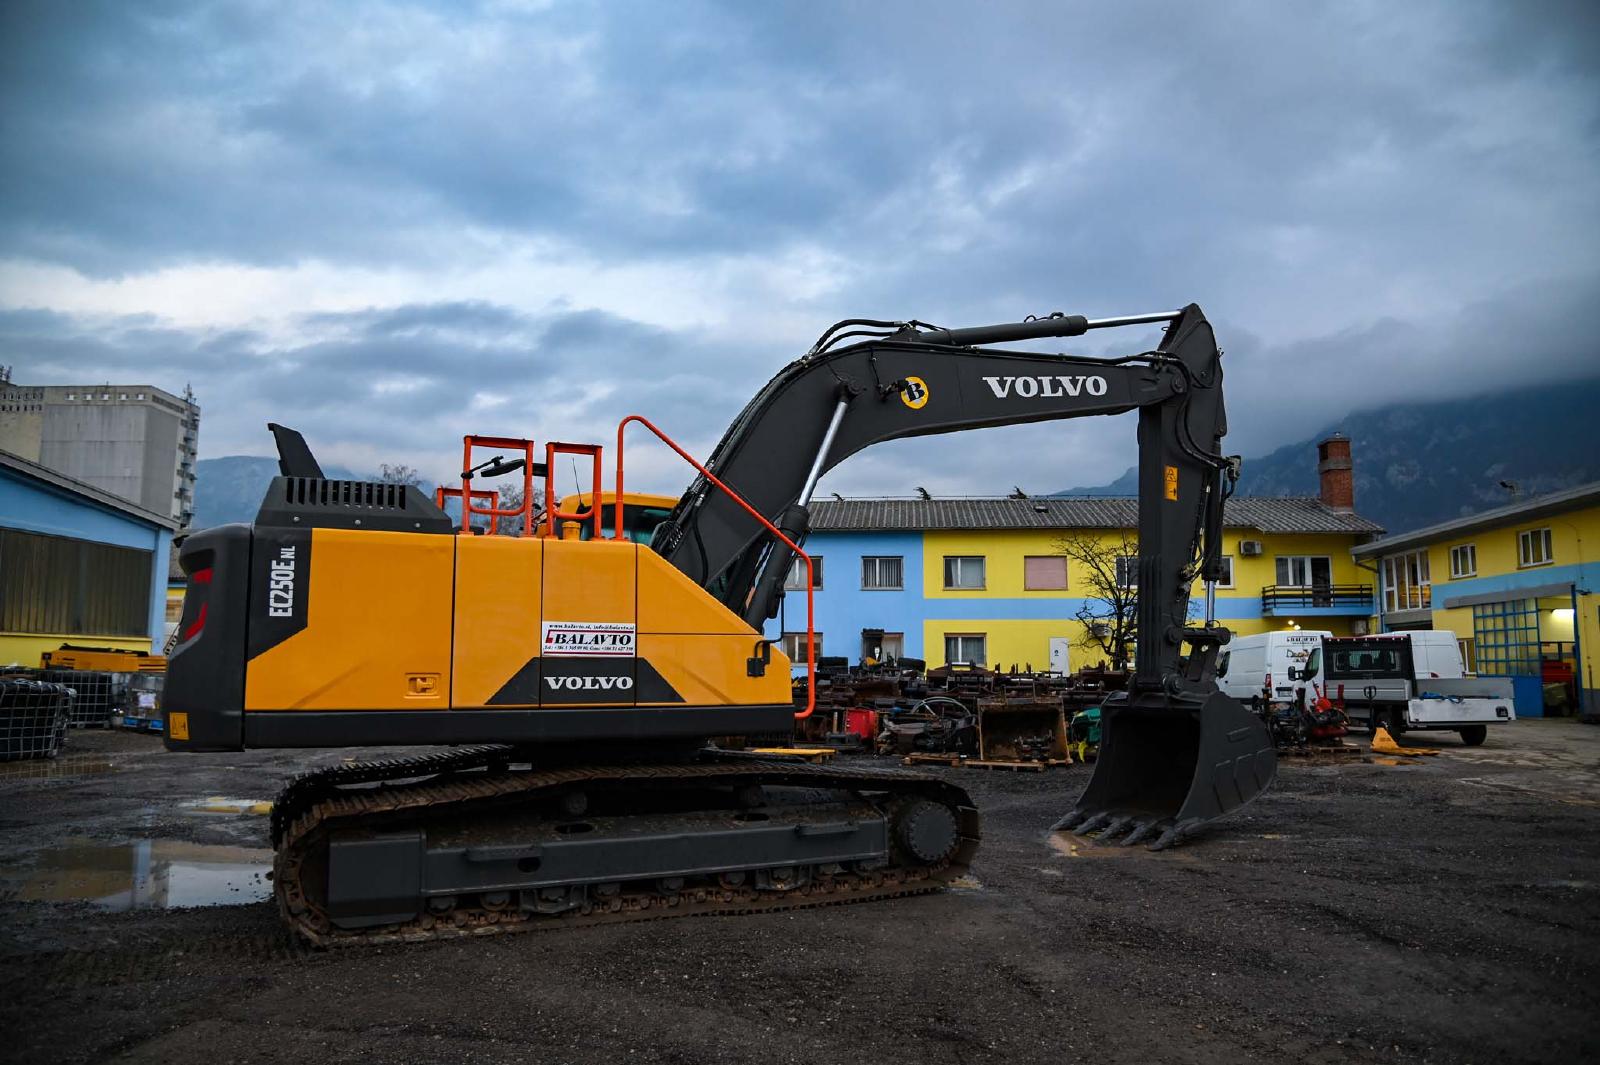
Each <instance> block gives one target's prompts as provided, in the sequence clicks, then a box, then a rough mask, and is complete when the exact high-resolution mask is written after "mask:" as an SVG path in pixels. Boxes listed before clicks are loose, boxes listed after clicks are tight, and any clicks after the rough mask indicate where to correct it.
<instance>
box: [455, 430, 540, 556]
mask: <svg viewBox="0 0 1600 1065" xmlns="http://www.w3.org/2000/svg"><path fill="white" fill-rule="evenodd" d="M479 447H501V448H516V449H518V450H520V451H521V452H522V506H520V507H499V506H495V505H494V504H492V503H491V504H490V505H489V506H486V507H476V506H473V505H472V501H473V499H474V498H478V497H480V496H481V494H482V493H483V492H484V491H489V490H488V489H474V488H473V487H472V479H471V477H470V476H469V475H468V474H467V473H466V471H467V470H470V469H472V450H473V448H479ZM533 467H534V462H533V441H532V440H523V439H522V438H520V437H511V436H464V437H462V438H461V469H462V474H461V487H460V489H459V490H458V491H459V492H460V493H461V531H462V532H464V533H470V532H471V531H472V518H473V517H474V515H476V516H478V517H486V518H488V519H489V528H488V529H487V532H489V533H490V534H491V535H493V533H494V532H495V526H496V525H497V524H498V523H499V520H500V519H501V518H521V519H522V535H523V536H532V535H533ZM546 480H548V478H546ZM493 497H494V499H495V500H496V501H498V500H499V498H500V493H499V492H494V493H493Z"/></svg>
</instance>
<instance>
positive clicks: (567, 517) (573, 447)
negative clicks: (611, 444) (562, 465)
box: [544, 440, 620, 540]
mask: <svg viewBox="0 0 1600 1065" xmlns="http://www.w3.org/2000/svg"><path fill="white" fill-rule="evenodd" d="M600 452H601V448H600V445H599V444H563V443H561V442H560V441H554V440H553V441H550V442H549V443H546V444H545V446H544V465H545V479H544V514H545V519H544V528H545V533H544V534H545V535H546V536H560V535H561V523H562V522H564V521H578V522H582V521H590V520H591V519H592V520H593V522H594V533H593V535H594V538H595V539H596V540H598V539H600V535H601V532H602V530H603V529H604V527H605V522H604V521H603V520H602V518H601V513H600V512H601V509H602V508H601V506H600ZM557 455H586V456H588V457H590V458H592V459H594V474H593V475H592V476H591V477H590V478H589V484H590V485H591V486H592V488H591V490H592V491H593V492H594V506H593V507H591V508H590V509H589V511H588V512H587V513H585V512H582V511H578V512H574V513H571V514H569V513H567V512H566V511H564V510H558V509H556V478H555V470H556V456H557ZM579 491H580V495H579V496H578V499H579V500H580V501H581V500H582V499H583V496H582V494H581V492H582V489H581V486H580V489H579ZM619 498H620V497H619Z"/></svg>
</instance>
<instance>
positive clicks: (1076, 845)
mask: <svg viewBox="0 0 1600 1065" xmlns="http://www.w3.org/2000/svg"><path fill="white" fill-rule="evenodd" d="M1046 838H1047V839H1048V840H1049V842H1050V849H1051V850H1053V851H1055V852H1056V853H1057V854H1064V855H1066V856H1067V857H1068V858H1126V857H1127V856H1128V855H1130V854H1133V853H1134V852H1135V851H1141V852H1143V851H1144V848H1143V847H1138V846H1134V847H1123V846H1119V845H1116V844H1110V843H1093V842H1091V841H1089V840H1086V839H1082V838H1080V837H1078V836H1066V835H1062V834H1061V833H1059V832H1052V833H1050V835H1049V836H1048V837H1046ZM1145 853H1148V852H1145Z"/></svg>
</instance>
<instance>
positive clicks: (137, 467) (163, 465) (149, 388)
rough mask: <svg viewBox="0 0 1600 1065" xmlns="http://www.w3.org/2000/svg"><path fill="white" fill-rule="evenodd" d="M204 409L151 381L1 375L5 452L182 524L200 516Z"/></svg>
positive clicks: (0, 442) (0, 437) (188, 395)
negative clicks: (62, 381) (38, 381)
mask: <svg viewBox="0 0 1600 1065" xmlns="http://www.w3.org/2000/svg"><path fill="white" fill-rule="evenodd" d="M199 437H200V407H199V405H198V404H197V403H195V402H194V394H193V393H192V392H190V391H189V390H188V389H184V394H183V395H182V396H176V395H173V394H172V393H171V392H167V391H164V390H162V389H159V388H156V387H154V386H153V385H113V384H101V385H25V384H17V383H14V382H12V381H10V380H8V379H6V375H4V374H0V451H9V452H11V453H12V454H14V455H19V456H21V457H22V458H24V459H27V460H28V461H30V462H36V463H38V464H39V465H41V466H44V467H46V468H48V469H51V470H55V471H56V472H57V473H61V474H64V475H65V476H67V477H71V478H73V479H74V480H77V481H82V482H83V483H85V484H89V485H93V486H94V487H96V488H98V489H100V490H101V491H103V492H108V493H110V494H112V495H114V496H118V497H120V498H122V499H126V500H128V501H129V502H130V503H134V504H137V505H138V506H140V507H142V508H144V509H145V510H148V511H152V512H154V513H156V514H161V515H165V516H170V517H171V518H172V519H173V520H174V521H176V522H177V523H178V525H179V526H180V527H185V526H187V525H188V524H189V521H190V519H191V518H192V517H193V516H194V463H195V450H196V447H197V445H198V441H199Z"/></svg>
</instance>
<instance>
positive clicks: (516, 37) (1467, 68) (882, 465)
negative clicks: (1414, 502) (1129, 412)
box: [0, 0, 1600, 492]
mask: <svg viewBox="0 0 1600 1065" xmlns="http://www.w3.org/2000/svg"><path fill="white" fill-rule="evenodd" d="M1596 10H1597V9H1596V7H1595V5H1593V4H1592V3H1583V2H1571V3H1528V4H1518V5H1499V4H1492V3H1487V2H1476V3H1473V2H1463V0H1441V2H1437V3H1432V4H1407V5H1393V4H1355V5H1326V6H1309V5H1287V4H1281V5H1236V6H1232V5H1230V6H1225V7H1216V6H1212V5H1187V6H1183V5H1178V6H1174V5H1169V4H1160V5H1156V4H1138V3H1133V4H1116V5H1107V4H1101V3H1092V4H1082V5H1077V6H1066V7H1058V8H1050V7H1048V6H1041V5H1038V4H1030V3H1020V2H1018V3H994V4H985V5H982V7H981V8H973V7H971V6H970V5H958V4H945V5H941V4H911V3H904V4H895V3H885V4H872V5H858V4H848V5H846V4H838V5H829V4H807V5H749V4H742V3H728V4H715V3H700V4H693V3H691V4H684V5H662V4H656V3H645V2H640V3H634V4H581V3H577V4H559V5H555V6H553V7H552V8H550V9H549V10H546V11H535V12H529V13H526V14H504V13H498V14H494V13H491V12H490V11H489V9H488V8H486V7H477V6H473V5H432V4H425V3H392V4H386V5H385V4H373V5H371V6H369V7H364V8H362V9H361V15H360V16H359V18H355V19H352V18H351V17H350V15H349V14H348V11H341V10H340V9H338V8H332V7H328V6H327V5H315V4H309V3H308V4H302V5H283V6H280V5H250V4H218V5H191V4H185V3H177V2H172V3H164V4H140V5H130V4H115V3H106V4H98V5H91V4H71V5H67V4H56V3H23V2H18V3H12V4H7V5H4V7H3V9H0V11H3V14H0V18H3V19H4V22H3V23H0V41H3V43H0V90H3V91H0V124H3V125H0V128H3V130H4V131H5V134H6V136H5V137H4V138H0V192H3V195H0V253H3V254H4V255H7V256H11V257H18V258H33V259H39V260H43V261H46V262H50V263H60V264H65V265H69V266H72V267H74V268H76V269H79V270H83V271H86V272H89V273H91V274H102V275H104V274H118V273H124V272H138V271H142V270H147V269H150V268H153V267H156V266H162V265H171V264H186V263H195V262H205V261H221V262H230V263H251V264H284V263H295V262H301V261H304V260H307V259H317V260H321V261H326V262H330V263H333V264H335V265H338V266H347V267H361V268H383V267H386V266H389V265H393V264H398V265H401V266H404V267H407V268H410V269H414V270H421V271H427V270H431V269H439V270H444V269H450V268H459V267H460V266H461V265H463V263H470V256H471V255H472V254H474V251H473V249H474V247H476V246H477V245H475V244H474V239H472V238H469V237H468V236H466V235H465V234H467V233H468V230H469V229H470V230H472V231H474V232H477V231H481V232H486V233H488V234H489V235H490V238H491V239H495V238H499V237H507V238H510V239H519V238H521V239H533V240H541V241H543V240H549V241H554V242H557V244H558V246H564V247H566V246H570V247H577V248H581V249H583V250H584V252H585V253H586V254H588V255H591V256H593V257H594V258H596V259H597V260H599V261H602V262H608V263H637V262H640V261H643V260H650V261H654V262H657V263H663V264H668V265H672V264H676V265H680V266H683V267H685V269H684V271H683V274H684V276H692V275H693V270H692V269H690V268H691V267H693V266H694V265H696V264H700V263H703V262H705V261H707V260H714V259H715V257H716V256H718V255H725V254H731V253H738V254H742V255H744V256H747V257H749V258H751V259H760V258H771V259H774V260H776V259H779V258H780V257H781V256H783V255H784V254H786V253H787V252H790V251H792V250H794V249H797V248H806V249H816V250H817V251H818V254H819V255H820V256H821V258H822V259H823V261H824V262H826V263H828V264H830V265H832V266H836V268H837V269H839V270H840V271H842V272H844V273H845V274H846V275H847V276H848V277H849V283H848V287H847V288H838V287H835V288H828V287H824V288H823V290H822V294H821V295H820V296H804V297H802V296H788V297H787V298H785V299H784V306H783V307H782V308H781V309H782V310H783V311H784V312H785V314H786V316H787V317H788V318H789V319H790V320H794V319H797V318H804V317H806V316H808V315H810V316H813V317H814V320H815V323H816V328H817V329H818V330H820V328H821V327H822V326H825V325H826V324H827V323H828V322H830V321H832V320H834V319H837V318H841V317H845V316H849V315H857V314H860V315H868V316H883V317H911V316H916V317H921V318H924V319H928V320H934V321H939V322H941V323H943V324H951V325H961V324H969V323H977V322H984V321H998V320H1009V319H1013V318H1016V317H1018V316H1020V315H1022V314H1025V313H1029V312H1040V311H1047V310H1052V309H1062V310H1067V311H1074V312H1086V313H1105V314H1109V313H1124V312H1131V311H1144V310H1151V309H1159V308H1161V307H1164V306H1175V305H1178V304H1182V303H1184V302H1188V301H1189V300H1197V301H1199V302H1201V303H1202V304H1203V305H1205V306H1206V307H1207V309H1208V311H1209V312H1210V313H1211V314H1212V315H1213V317H1214V319H1215V320H1216V322H1217V324H1218V330H1219V336H1220V338H1221V341H1222V343H1223V345H1224V347H1225V348H1227V349H1228V351H1229V356H1228V363H1227V365H1228V368H1229V375H1230V376H1229V384H1230V407H1231V410H1232V412H1233V419H1232V420H1233V426H1234V436H1233V438H1232V441H1231V444H1232V446H1233V447H1234V448H1235V449H1242V450H1246V451H1250V452H1257V451H1261V450H1266V449H1268V448H1270V447H1271V446H1273V445H1275V444H1278V443H1282V442H1284V441H1285V440H1288V439H1294V438H1297V437H1299V436H1301V435H1306V434H1309V433H1311V432H1314V431H1315V430H1316V428H1319V427H1320V424H1321V423H1325V422H1326V421H1327V420H1329V419H1335V418H1337V417H1338V416H1339V415H1340V414H1341V413H1342V412H1343V411H1345V410H1348V409H1350V408H1351V407H1352V406H1358V405H1373V404H1377V403H1382V402H1386V401H1392V400H1394V399H1395V398H1397V395H1396V393H1399V394H1401V395H1402V396H1406V395H1410V394H1416V393H1421V392H1432V393H1435V394H1451V393H1456V394H1459V393H1460V392H1462V391H1466V390H1474V389H1484V388H1489V387H1493V386H1495V385H1496V384H1497V383H1500V382H1505V381H1510V380H1515V381H1517V382H1519V383H1526V382H1529V381H1539V380H1562V379H1566V378H1569V377H1572V376H1575V374H1576V372H1577V370H1576V369H1575V367H1581V366H1583V365H1584V364H1585V363H1586V362H1587V363H1588V364H1590V365H1592V360H1593V358H1594V356H1593V350H1594V348H1593V343H1592V341H1591V340H1590V339H1589V336H1588V333H1589V330H1588V328H1587V321H1588V318H1589V315H1590V313H1591V311H1590V307H1591V306H1592V304H1593V303H1594V298H1595V296H1596V295H1597V294H1600V158H1597V155H1600V136H1597V134H1600V16H1597V14H1596ZM458 234H461V235H462V236H461V237H460V239H457V235H458ZM553 295H554V296H555V297H556V298H559V296H560V294H559V293H556V294H553ZM286 310H287V311H292V310H293V309H292V308H290V309H286ZM767 310H768V309H767V308H764V307H758V306H753V307H745V308H729V309H728V313H729V315H730V317H731V318H732V319H733V322H732V324H731V326H730V327H729V328H727V329H726V330H724V331H722V333H727V334H730V335H731V334H733V333H736V332H740V331H742V332H743V333H744V334H745V335H748V336H751V337H753V338H756V339H755V340H754V341H753V342H752V344H751V345H750V346H748V347H745V348H740V349H737V350H736V349H735V347H734V346H733V345H732V344H730V343H729V342H727V341H719V342H718V343H716V344H707V343H706V342H705V340H704V338H702V337H699V336H696V335H694V334H693V333H690V332H672V331H669V330H663V329H660V328H657V327H654V326H651V325H648V324H645V323H641V322H636V321H631V320H628V319H625V318H621V317H617V316H615V315H609V314H605V313H604V312H600V311H592V310H584V309H581V308H577V309H574V308H567V307H561V306H556V307H555V308H554V309H552V310H550V311H548V312H547V313H546V312H540V313H529V312H527V311H522V310H517V309H513V308H507V307H502V306H497V305H494V304H491V303H487V302H471V301H468V302H459V303H427V304H412V305H406V306H400V307H373V308H371V309H368V310H365V311H358V312H344V313H339V314H318V315H309V316H305V317H303V318H302V319H301V321H300V327H301V329H302V331H303V332H304V334H305V339H303V340H301V341H298V342H296V343H295V344H293V345H291V346H287V347H280V346H276V345H275V342H273V341H269V340H268V339H267V338H265V337H263V336H261V335H259V334H256V333H253V332H250V331H248V330H246V331H219V332H212V333H196V332H192V331H182V330H177V331H175V330H172V329H171V328H170V327H168V326H165V325H164V324H163V323H160V322H156V321H149V320H126V321H121V322H117V323H111V324H106V323H97V322H88V321H84V322H76V321H73V320H70V319H65V318H59V317H58V318H50V317H48V316H45V317H39V316H38V315H39V314H42V313H43V312H37V313H36V312H17V313H14V314H12V315H9V316H7V317H6V318H5V319H4V322H3V323H0V328H3V329H4V330H5V337H6V338H9V339H7V340H6V343H7V355H6V357H5V361H14V362H17V363H19V364H21V365H22V366H23V367H24V368H26V367H28V366H30V365H32V366H34V367H36V368H38V369H40V370H41V371H46V370H47V371H48V372H51V373H60V374H64V375H70V374H71V372H72V370H73V368H74V367H83V366H97V367H105V368H106V372H111V371H113V370H117V371H121V370H123V369H127V370H129V371H131V370H133V369H136V368H143V369H144V370H145V373H144V374H143V376H150V375H154V374H157V373H159V374H161V375H163V377H164V379H166V380H173V381H177V380H183V379H186V378H188V377H193V378H195V379H196V380H197V382H204V383H205V385H206V388H205V390H204V392H205V393H206V394H203V397H202V398H203V399H205V401H206V403H207V409H208V412H214V414H215V416H216V420H213V421H212V422H211V423H210V424H211V425H212V426H215V427H218V428H215V429H213V430H211V431H210V432H209V433H208V435H207V438H206V439H207V448H208V451H209V449H210V448H211V447H212V446H214V445H216V444H219V443H221V442H223V441H226V442H228V446H235V447H239V448H243V447H246V446H250V447H255V446H256V445H254V444H248V443H247V442H246V437H245V436H244V435H240V436H238V437H235V436H234V435H232V430H224V429H222V428H220V427H221V426H222V425H223V424H224V423H223V422H222V421H221V419H222V418H223V417H227V418H228V419H229V423H230V424H231V421H232V420H234V419H235V418H236V417H237V418H238V419H242V420H245V421H248V422H250V424H251V425H252V426H253V425H254V423H255V421H257V420H259V419H258V414H259V412H260V410H261V409H263V408H264V407H265V406H266V405H268V404H269V403H270V404H276V405H295V404H298V405H299V406H300V408H301V409H303V410H305V411H306V412H307V416H309V417H311V418H313V419H314V421H315V422H316V424H318V425H319V427H320V431H322V432H325V433H326V434H328V435H329V436H330V437H332V438H334V439H348V440H349V441H350V442H351V443H352V445H353V446H354V445H357V444H359V445H361V446H367V447H382V446H385V445H387V444H392V445H394V446H397V447H401V446H404V447H409V446H413V441H414V440H416V439H417V438H418V437H419V436H420V435H421V434H422V432H423V431H424V430H426V431H427V432H430V433H434V434H435V435H439V434H442V435H443V436H444V437H445V438H448V437H449V436H450V435H459V433H460V431H461V429H462V424H461V423H462V422H463V421H465V420H467V419H468V415H467V412H466V410H465V409H464V408H463V406H462V404H464V403H466V402H467V401H468V399H469V397H470V396H471V395H472V394H473V393H474V392H475V391H484V392H489V393H492V394H494V395H496V396H499V397H502V398H503V399H504V400H505V402H504V403H503V404H502V405H501V406H499V407H494V408H490V409H489V411H487V412H484V417H485V418H487V419H488V420H489V421H492V422H494V424H495V425H496V427H497V428H496V429H495V431H508V432H523V431H528V429H527V425H528V424H529V422H530V421H531V420H532V419H533V418H534V415H533V413H532V412H538V417H539V418H541V419H544V420H545V421H546V422H547V423H548V424H550V425H551V427H552V429H551V431H555V430H557V429H559V431H560V433H561V434H562V435H572V436H576V437H580V438H581V437H584V436H594V435H596V431H597V430H596V428H595V425H594V424H591V423H598V422H601V421H603V420H605V419H611V420H612V423H613V424H614V419H615V417H616V416H619V415H620V414H621V413H626V412H628V411H631V410H641V411H645V412H647V413H650V414H652V415H653V416H659V417H660V418H661V419H662V420H663V423H664V424H665V423H667V422H671V423H674V424H682V425H687V426H690V427H691V428H690V429H689V430H688V432H689V433H690V434H691V435H695V436H697V438H698V439H700V440H702V441H705V442H707V443H708V444H709V442H710V441H713V440H714V439H715V437H716V435H717V434H718V433H719V432H720V430H721V427H722V426H723V425H725V424H726V421H727V419H728V418H730V417H731V416H732V415H733V413H734V412H735V411H736V410H737V409H738V407H739V405H740V404H742V402H743V401H744V399H745V398H746V397H747V396H748V395H749V394H750V393H751V392H752V391H754V389H755V387H757V386H758V385H759V384H760V382H761V381H762V380H764V379H765V376H766V375H767V374H768V373H770V372H771V371H772V370H774V369H776V368H777V367H778V366H779V365H781V364H782V362H783V361H784V360H786V359H787V358H788V357H790V356H792V355H793V354H794V352H793V351H791V350H789V349H788V348H787V347H786V346H785V344H784V343H782V342H780V341H778V340H775V339H772V338H770V334H769V332H768V330H766V329H765V328H764V318H763V316H764V314H765V312H766V311H767ZM29 314H34V315H35V316H34V317H31V318H30V317H29V316H28V315H29ZM722 333H719V336H720V335H722ZM790 339H793V338H790ZM1151 339H1152V338H1150V337H1148V336H1146V337H1135V336H1127V337H1121V336H1119V337H1116V338H1114V339H1113V338H1104V339H1102V338H1099V337H1094V338H1086V339H1085V340H1084V341H1083V342H1082V343H1081V344H1077V345H1075V347H1076V349H1077V350H1089V351H1110V350H1118V351H1128V350H1137V349H1139V348H1140V347H1144V346H1148V344H1149V343H1150V342H1151ZM408 382H409V383H412V384H416V385H417V387H416V388H415V389H413V390H411V391H406V390H405V387H404V386H405V385H406V384H407V383H408ZM382 387H389V390H388V391H383V390H381V389H382ZM207 395H209V396H210V397H215V398H207ZM1286 396H1292V397H1293V399H1292V401H1288V402H1286V400H1285V397H1286ZM439 397H447V398H446V399H444V400H442V401H441V399H440V398H439ZM441 402H442V406H441ZM352 406H354V407H355V408H358V409H354V410H349V412H348V413H347V414H345V415H342V416H341V415H340V413H339V412H340V411H341V409H347V408H350V407H352ZM224 412H226V413H224ZM246 415H248V417H246ZM586 419H587V421H586ZM447 427H448V431H446V429H447ZM250 432H251V433H254V432H255V430H254V428H251V429H250ZM980 435H983V436H984V440H983V441H981V442H968V441H966V440H963V442H962V444H960V445H955V444H953V443H951V442H949V441H928V442H921V443H918V444H916V446H913V445H912V444H911V443H909V442H908V443H907V444H905V445H899V444H897V445H895V446H894V448H892V449H885V452H884V455H883V456H879V455H878V454H877V452H874V453H873V454H872V455H869V456H862V457H861V458H859V459H857V460H853V461H852V462H851V463H848V464H846V465H845V466H844V467H841V469H840V470H838V471H837V472H836V473H835V474H834V475H833V476H832V477H831V478H830V483H831V484H834V485H844V486H847V487H848V488H849V489H850V490H852V491H863V492H870V491H878V490H891V486H892V485H897V484H899V483H900V482H902V481H908V482H912V483H913V484H914V483H921V481H920V480H918V478H924V479H926V478H944V479H945V480H944V481H942V482H941V484H945V485H947V486H948V487H947V488H946V490H952V491H953V490H957V489H958V488H959V487H960V486H965V487H966V489H967V490H970V491H980V490H986V489H987V488H989V487H990V486H991V482H992V481H994V480H995V478H994V477H993V476H991V475H989V474H987V473H982V472H979V471H978V470H977V469H976V462H975V461H974V460H976V459H978V458H983V459H985V460H992V461H993V462H994V463H995V468H1016V470H1017V472H1016V473H1015V474H1014V475H1013V474H1006V475H1004V476H1000V477H999V478H998V480H1000V481H1004V480H1009V479H1012V478H1013V476H1014V477H1015V479H1017V480H1021V481H1023V482H1024V486H1025V487H1028V488H1030V489H1035V490H1051V489H1055V488H1059V487H1063V486H1064V485H1068V484H1074V483H1093V482H1094V481H1096V480H1098V479H1101V475H1102V474H1112V475H1114V474H1115V473H1116V472H1119V471H1120V469H1121V468H1122V467H1123V466H1125V465H1126V464H1127V460H1128V453H1129V450H1130V449H1131V430H1130V431H1129V432H1127V433H1121V430H1114V429H1108V430H1103V431H1102V430H1098V429H1090V428H1086V427H1083V426H1079V425H1071V426H1056V427H1029V428H1024V429H1017V430H1007V431H1003V432H1000V431H997V432H996V433H995V434H993V435H992V441H991V437H990V436H989V435H988V434H980ZM1124 436H1125V437H1126V438H1127V439H1126V440H1122V437H1124ZM249 439H253V437H250V438H249ZM1112 441H1121V442H1119V443H1112ZM211 453H217V452H211ZM1019 455H1020V456H1022V458H1021V459H1020V460H1019V459H1018V458H1017V456H1019ZM1019 462H1020V463H1021V465H1020V466H1019V465H1017V464H1018V463H1019ZM1007 463H1010V464H1011V465H1010V466H1008V465H1007ZM1085 466H1092V467H1098V470H1099V472H1098V473H1093V474H1088V475H1080V474H1079V473H1078V472H1077V470H1078V469H1079V468H1080V467H1085ZM910 471H920V472H915V473H913V472H910ZM996 483H997V482H996ZM1009 487H1010V485H1009V484H1006V485H999V487H998V490H1002V491H1003V490H1006V489H1009Z"/></svg>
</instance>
